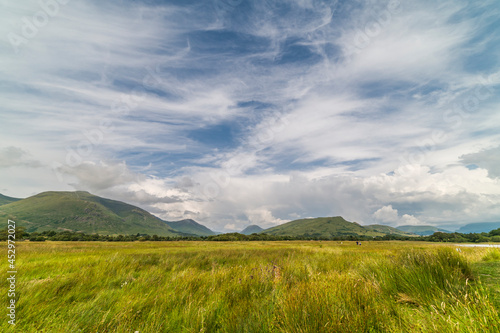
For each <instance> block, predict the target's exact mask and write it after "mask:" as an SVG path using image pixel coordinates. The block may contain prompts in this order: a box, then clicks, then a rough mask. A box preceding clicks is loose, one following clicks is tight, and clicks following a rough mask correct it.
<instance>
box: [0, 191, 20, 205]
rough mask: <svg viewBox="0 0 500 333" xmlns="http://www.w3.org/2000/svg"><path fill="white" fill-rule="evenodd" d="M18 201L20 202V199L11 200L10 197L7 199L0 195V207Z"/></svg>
mask: <svg viewBox="0 0 500 333" xmlns="http://www.w3.org/2000/svg"><path fill="white" fill-rule="evenodd" d="M19 200H21V199H18V198H12V197H8V196H6V195H3V194H0V206H2V205H6V204H9V203H11V202H16V201H19Z"/></svg>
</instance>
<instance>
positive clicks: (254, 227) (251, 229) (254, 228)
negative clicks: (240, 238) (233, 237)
mask: <svg viewBox="0 0 500 333" xmlns="http://www.w3.org/2000/svg"><path fill="white" fill-rule="evenodd" d="M263 230H264V229H262V228H261V227H259V226H258V225H255V224H252V225H249V226H248V227H246V228H245V229H243V230H241V231H240V232H239V233H240V234H243V235H251V234H258V233H259V232H261V231H263Z"/></svg>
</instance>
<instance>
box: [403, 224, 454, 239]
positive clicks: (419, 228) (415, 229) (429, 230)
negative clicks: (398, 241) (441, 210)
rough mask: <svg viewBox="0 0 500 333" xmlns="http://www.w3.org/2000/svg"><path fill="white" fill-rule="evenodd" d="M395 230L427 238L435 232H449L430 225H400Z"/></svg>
mask: <svg viewBox="0 0 500 333" xmlns="http://www.w3.org/2000/svg"><path fill="white" fill-rule="evenodd" d="M396 229H399V230H401V231H406V232H410V233H413V234H416V235H420V236H429V235H432V234H434V233H435V232H446V233H450V232H451V231H448V230H445V229H441V228H438V227H434V226H432V225H401V226H399V227H396Z"/></svg>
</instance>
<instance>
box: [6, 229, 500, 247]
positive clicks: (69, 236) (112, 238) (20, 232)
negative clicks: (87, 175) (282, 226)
mask: <svg viewBox="0 0 500 333" xmlns="http://www.w3.org/2000/svg"><path fill="white" fill-rule="evenodd" d="M7 237H8V230H7V228H5V229H4V230H2V231H0V241H5V240H7ZM16 239H17V240H29V241H31V242H43V241H80V242H82V241H84V242H85V241H96V242H134V241H158V242H161V241H163V242H165V241H166V242H168V241H222V242H223V241H291V240H325V241H328V240H330V241H331V240H333V241H368V240H377V241H384V240H400V241H423V242H450V243H485V242H499V243H500V228H499V229H496V230H492V231H490V232H482V233H470V234H462V233H458V232H454V233H444V232H435V233H434V234H432V235H430V236H420V237H409V236H401V235H385V236H377V237H370V236H361V235H356V234H344V235H340V236H332V237H325V236H321V235H319V234H313V235H310V234H305V235H302V236H276V235H268V234H265V233H261V234H251V235H243V234H240V233H228V234H220V235H214V236H195V235H185V236H174V237H172V236H158V235H152V236H151V235H148V234H141V233H137V234H135V235H99V234H86V233H82V232H74V231H54V230H50V231H42V232H31V233H29V232H26V229H25V228H23V227H18V228H16Z"/></svg>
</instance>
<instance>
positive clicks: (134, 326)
mask: <svg viewBox="0 0 500 333" xmlns="http://www.w3.org/2000/svg"><path fill="white" fill-rule="evenodd" d="M3 246H4V248H5V247H6V245H5V243H4V244H3ZM5 253H6V251H5ZM16 256H17V257H16V260H17V271H18V273H17V285H16V299H17V308H16V315H17V317H16V318H17V320H16V321H17V324H16V325H15V327H12V326H11V325H10V324H8V322H7V321H8V318H7V316H6V314H7V309H6V305H7V304H8V303H7V302H8V297H7V289H8V286H7V284H6V283H4V284H3V285H4V292H3V296H2V299H3V304H4V305H5V306H4V307H3V309H4V310H3V311H4V313H5V314H4V315H2V317H3V320H2V322H1V324H0V331H1V332H132V333H134V332H297V333H298V332H301V333H302V332H353V333H354V332H440V333H446V332H500V318H499V308H500V302H499V300H500V298H499V285H500V282H499V279H500V251H499V250H498V249H488V248H461V252H459V251H457V250H456V246H453V245H449V244H448V245H442V244H435V243H433V244H429V243H422V242H363V244H362V246H356V244H355V242H343V243H341V242H333V241H332V242H327V241H323V242H319V241H290V242H286V241H283V242H128V243H121V242H109V243H108V242H41V243H35V242H31V243H30V242H20V243H17V244H16ZM1 267H2V274H3V277H4V279H3V280H4V281H5V278H6V271H7V270H8V269H7V256H6V255H5V258H4V260H2V266H1Z"/></svg>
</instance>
